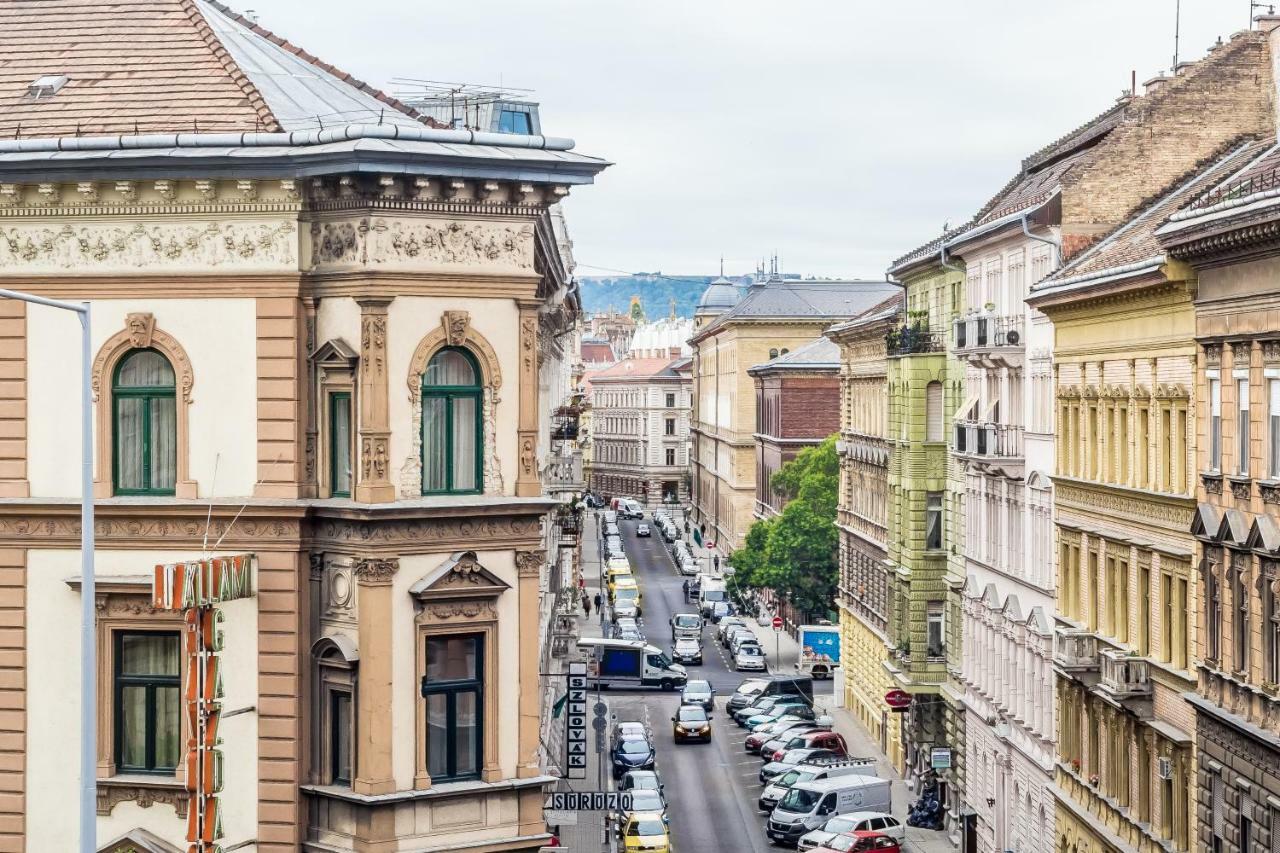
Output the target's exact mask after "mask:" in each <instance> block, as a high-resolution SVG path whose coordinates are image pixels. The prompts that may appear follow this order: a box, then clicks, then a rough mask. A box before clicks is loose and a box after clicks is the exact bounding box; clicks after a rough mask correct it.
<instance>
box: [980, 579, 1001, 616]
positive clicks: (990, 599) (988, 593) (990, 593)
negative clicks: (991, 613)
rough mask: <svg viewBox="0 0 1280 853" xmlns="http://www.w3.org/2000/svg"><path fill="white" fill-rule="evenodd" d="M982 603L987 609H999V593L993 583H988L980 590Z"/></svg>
mask: <svg viewBox="0 0 1280 853" xmlns="http://www.w3.org/2000/svg"><path fill="white" fill-rule="evenodd" d="M982 604H983V606H984V607H986V608H987V609H988V610H999V609H1000V593H999V592H998V591H997V590H996V585H995V584H993V583H989V584H987V586H986V588H985V589H984V590H982Z"/></svg>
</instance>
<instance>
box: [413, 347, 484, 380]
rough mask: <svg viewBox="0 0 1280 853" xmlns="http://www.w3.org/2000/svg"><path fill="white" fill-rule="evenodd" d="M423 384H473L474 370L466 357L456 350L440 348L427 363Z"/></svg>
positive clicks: (474, 378)
mask: <svg viewBox="0 0 1280 853" xmlns="http://www.w3.org/2000/svg"><path fill="white" fill-rule="evenodd" d="M422 382H423V384H424V385H475V384H476V372H475V369H474V368H473V367H472V366H471V362H470V361H468V360H467V357H466V356H465V355H463V354H462V353H460V352H458V351H457V350H451V349H445V350H440V352H438V353H436V354H435V355H433V356H432V357H431V361H430V362H428V363H427V370H426V373H425V374H424V375H423V378H422Z"/></svg>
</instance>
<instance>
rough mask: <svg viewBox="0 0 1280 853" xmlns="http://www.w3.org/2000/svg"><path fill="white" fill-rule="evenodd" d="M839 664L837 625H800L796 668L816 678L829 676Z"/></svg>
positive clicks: (838, 633)
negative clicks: (798, 654) (798, 653)
mask: <svg viewBox="0 0 1280 853" xmlns="http://www.w3.org/2000/svg"><path fill="white" fill-rule="evenodd" d="M839 665H840V628H839V626H837V625H801V626H800V662H799V663H797V664H796V669H798V670H800V671H801V672H803V673H804V674H805V675H809V676H812V677H813V678H814V679H815V680H816V679H820V678H831V676H832V674H833V673H834V672H835V669H836V667H837V666H839Z"/></svg>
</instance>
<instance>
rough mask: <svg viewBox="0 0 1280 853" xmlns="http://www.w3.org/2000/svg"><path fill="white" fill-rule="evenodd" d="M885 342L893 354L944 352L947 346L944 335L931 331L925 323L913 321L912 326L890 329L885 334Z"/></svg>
mask: <svg viewBox="0 0 1280 853" xmlns="http://www.w3.org/2000/svg"><path fill="white" fill-rule="evenodd" d="M884 343H885V349H886V351H887V352H888V354H889V355H891V356H894V355H917V354H919V353H930V352H942V351H943V350H944V349H945V348H946V344H945V341H943V336H942V335H941V334H939V333H938V332H934V331H931V330H930V329H929V326H928V325H927V324H925V323H912V324H911V325H910V326H898V327H897V328H894V329H890V330H889V331H888V332H887V333H886V334H885V336H884Z"/></svg>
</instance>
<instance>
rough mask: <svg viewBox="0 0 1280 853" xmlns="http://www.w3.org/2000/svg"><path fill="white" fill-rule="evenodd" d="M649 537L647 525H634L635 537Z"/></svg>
mask: <svg viewBox="0 0 1280 853" xmlns="http://www.w3.org/2000/svg"><path fill="white" fill-rule="evenodd" d="M649 535H650V533H649V525H647V524H637V525H636V536H649Z"/></svg>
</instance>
